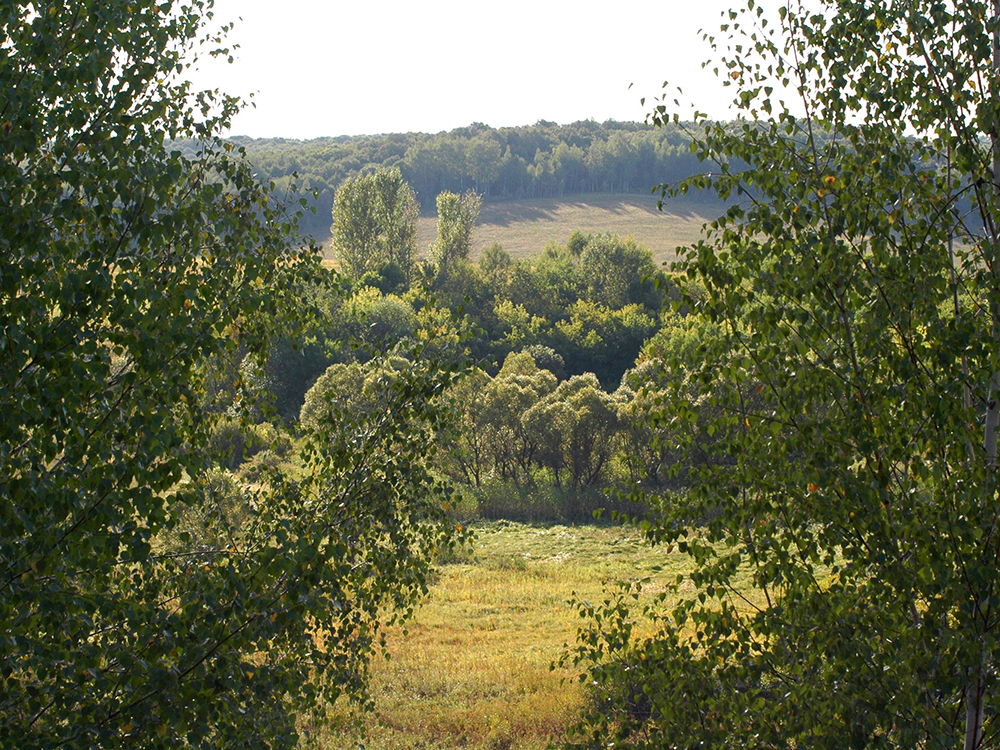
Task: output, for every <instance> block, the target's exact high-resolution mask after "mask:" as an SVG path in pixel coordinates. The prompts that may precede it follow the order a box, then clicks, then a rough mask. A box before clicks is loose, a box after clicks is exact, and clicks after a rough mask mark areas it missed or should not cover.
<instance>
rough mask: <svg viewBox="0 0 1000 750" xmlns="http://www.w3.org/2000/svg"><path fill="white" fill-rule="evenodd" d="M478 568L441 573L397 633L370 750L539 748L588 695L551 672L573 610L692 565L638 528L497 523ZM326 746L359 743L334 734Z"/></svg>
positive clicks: (569, 677) (378, 675) (479, 531)
mask: <svg viewBox="0 0 1000 750" xmlns="http://www.w3.org/2000/svg"><path fill="white" fill-rule="evenodd" d="M475 533H476V537H475V542H474V545H473V548H472V549H471V550H470V552H469V553H468V559H464V560H462V561H459V562H453V563H450V564H446V565H443V566H442V567H441V569H440V573H439V577H438V579H437V581H436V583H435V584H434V586H433V588H432V589H431V591H430V594H429V595H428V596H427V598H426V601H425V602H424V604H423V606H422V607H421V608H420V610H419V611H418V612H417V614H416V617H415V619H414V620H413V621H412V622H411V623H410V624H409V626H408V633H407V634H404V633H403V632H402V629H399V628H396V629H393V630H392V631H391V632H390V633H389V646H390V651H391V655H392V659H391V660H390V661H383V660H378V661H377V663H376V664H375V665H374V670H373V671H374V675H373V679H374V685H373V691H374V696H375V701H376V710H375V713H374V714H372V715H368V716H366V717H364V718H363V722H364V724H365V726H366V729H367V738H366V739H364V745H365V747H366V748H369V750H404V749H406V750H410V749H412V748H426V749H433V750H445V749H446V748H448V749H451V748H466V749H467V750H505V749H508V748H509V749H514V748H516V749H517V750H540V749H541V748H544V747H546V745H547V744H548V743H549V741H550V740H551V739H552V737H553V735H556V734H558V733H559V732H560V731H561V730H562V729H563V728H564V727H565V726H566V724H567V723H568V722H569V721H570V720H571V719H572V718H573V716H574V713H575V711H576V709H577V708H578V707H579V705H580V702H581V701H583V700H585V695H584V693H583V690H582V688H581V686H580V684H579V683H578V682H577V681H576V680H575V679H573V677H574V675H573V674H571V673H569V672H567V671H564V670H558V669H557V670H554V671H553V670H550V665H551V664H552V662H553V661H554V660H555V659H557V658H558V656H559V654H560V652H561V650H562V649H563V647H564V644H566V643H572V642H573V640H574V638H575V635H576V630H577V628H578V627H579V626H580V623H581V620H580V617H579V615H578V614H577V612H576V610H575V609H574V608H573V607H572V606H570V604H569V603H568V602H569V600H570V599H571V597H572V596H573V595H574V592H575V593H576V595H577V596H578V597H580V598H582V599H588V600H590V601H594V600H596V599H598V598H599V597H601V594H602V587H603V585H604V583H605V582H607V581H613V580H634V579H638V578H644V577H647V576H648V577H650V578H652V579H653V584H652V586H650V587H649V588H650V590H655V588H656V581H657V580H662V581H666V580H673V579H674V578H675V576H676V575H677V573H678V572H679V570H680V569H681V566H685V565H687V564H688V561H687V558H686V557H685V556H684V555H681V554H679V553H676V552H675V553H673V554H668V553H667V552H666V550H660V549H650V548H649V547H648V546H646V545H645V544H644V543H643V542H642V541H641V539H640V538H639V534H638V532H637V531H636V530H635V529H632V528H619V527H602V526H541V525H526V524H517V523H510V522H505V521H499V522H495V523H488V524H487V523H484V524H482V525H479V526H478V527H477V528H476V529H475ZM324 740H325V742H324V747H325V748H329V750H334V748H338V749H339V748H343V747H350V746H352V745H354V744H355V743H356V742H358V741H359V740H360V737H359V736H355V735H352V734H350V733H346V734H331V735H328V736H326V737H325V738H324Z"/></svg>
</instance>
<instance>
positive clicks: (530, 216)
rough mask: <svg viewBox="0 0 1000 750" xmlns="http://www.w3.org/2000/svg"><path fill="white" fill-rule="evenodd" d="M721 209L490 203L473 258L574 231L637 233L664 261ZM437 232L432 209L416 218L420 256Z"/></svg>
mask: <svg viewBox="0 0 1000 750" xmlns="http://www.w3.org/2000/svg"><path fill="white" fill-rule="evenodd" d="M719 213H721V209H720V208H718V207H717V206H714V205H712V204H705V203H700V202H698V201H695V200H674V201H667V202H664V204H663V211H658V210H657V208H656V196H652V195H650V194H648V193H646V194H638V195H620V194H595V195H581V196H572V197H567V198H531V199H526V200H517V201H498V202H491V201H488V200H487V201H486V203H485V204H484V205H483V209H482V211H481V213H480V215H479V221H478V222H476V228H475V230H474V232H473V235H472V248H473V251H472V254H473V260H475V259H476V258H478V257H479V252H480V251H481V250H482V248H484V247H489V246H490V245H492V244H493V243H494V242H499V243H500V244H501V245H503V247H504V249H506V250H507V252H509V253H510V254H511V255H513V256H514V257H515V258H532V257H535V256H537V255H538V254H539V253H541V252H542V250H543V249H544V248H545V245H546V244H547V243H549V242H556V243H559V244H563V243H565V242H566V240H567V239H569V236H570V234H572V233H573V232H574V231H577V230H579V231H581V232H584V233H591V234H600V233H604V232H612V233H615V234H620V235H622V236H623V237H624V236H626V235H632V236H633V237H634V238H635V240H636V242H638V243H639V244H640V245H642V246H643V247H645V248H646V249H648V250H649V251H650V252H652V253H653V259H654V260H655V261H656V263H657V264H658V265H659V264H661V263H663V262H670V261H673V260H675V259H676V252H675V250H676V248H677V247H678V246H679V245H682V246H686V245H690V244H692V243H694V242H696V241H697V240H698V239H699V238H700V236H701V228H702V225H703V224H704V223H705V222H706V221H710V220H711V219H713V218H715V217H716V216H717V215H718V214H719ZM436 236H437V217H436V215H435V214H434V213H433V212H432V213H430V214H427V215H422V216H421V217H420V218H419V219H418V220H417V255H418V257H421V258H423V257H426V256H427V251H428V248H429V247H430V245H431V243H432V242H433V241H434V238H435V237H436ZM323 244H324V248H325V251H326V256H327V265H328V266H329V267H332V266H333V263H332V261H331V260H330V258H332V251H331V248H330V242H329V238H326V239H324V241H323Z"/></svg>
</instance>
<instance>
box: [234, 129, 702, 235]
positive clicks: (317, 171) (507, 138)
mask: <svg viewBox="0 0 1000 750" xmlns="http://www.w3.org/2000/svg"><path fill="white" fill-rule="evenodd" d="M232 141H233V142H234V143H238V144H239V145H241V146H244V147H245V148H246V149H247V152H248V153H249V155H250V158H251V160H252V161H253V163H254V165H255V166H256V168H257V170H258V175H259V177H260V178H261V179H264V180H273V181H275V183H276V184H277V185H278V187H279V188H286V187H287V186H288V185H290V184H291V183H293V182H294V181H295V180H294V178H293V175H294V174H298V176H299V180H298V182H299V183H300V184H301V186H303V187H304V188H306V189H308V190H314V191H316V192H317V194H318V197H317V199H316V201H315V207H316V213H315V214H312V215H311V216H310V217H308V218H307V220H306V222H305V223H304V225H303V229H304V230H306V231H308V232H312V233H313V234H314V235H315V236H317V237H324V236H325V235H326V234H327V233H328V232H329V229H330V212H331V209H332V207H333V197H334V193H335V192H336V190H337V187H338V186H339V185H340V184H341V183H342V182H343V181H344V180H345V179H347V178H349V177H353V176H356V175H358V174H363V173H366V172H370V171H373V170H374V169H375V168H376V167H379V166H382V167H398V168H399V170H400V172H401V173H402V176H403V178H404V179H405V180H406V181H407V182H408V183H409V184H410V186H411V187H412V188H413V189H414V190H415V191H416V193H417V200H418V201H419V203H420V206H421V208H422V209H423V210H430V209H433V207H434V205H435V200H436V198H437V196H438V194H439V193H441V192H442V191H445V190H450V191H455V192H463V191H465V190H474V191H475V192H477V193H479V194H481V195H482V196H483V197H484V199H485V200H487V201H490V200H501V199H515V198H542V197H561V196H566V195H580V194H585V193H597V192H600V193H635V192H647V191H648V189H649V186H650V185H653V184H656V183H661V182H673V181H677V180H680V179H682V178H684V177H688V176H690V175H692V174H695V173H697V172H700V171H701V170H702V168H701V166H700V164H699V162H698V160H697V159H696V158H695V157H694V156H693V155H692V154H691V151H690V146H689V144H690V138H689V136H688V135H687V133H686V131H685V129H684V127H683V125H671V126H669V127H664V128H657V129H653V128H650V127H647V126H646V125H643V124H642V123H637V122H614V121H608V122H604V123H598V122H594V121H592V120H584V121H580V122H574V123H571V124H569V125H558V124H556V123H554V122H546V121H544V120H543V121H539V122H537V123H535V124H534V125H528V126H524V127H516V128H499V129H495V128H490V127H488V126H486V125H483V124H481V123H473V124H472V125H470V126H468V127H465V128H458V129H456V130H452V131H451V132H448V133H437V134H426V133H402V134H400V133H394V134H388V135H364V136H340V137H336V138H317V139H314V140H310V141H298V140H290V139H285V138H267V139H253V138H246V137H236V138H233V139H232Z"/></svg>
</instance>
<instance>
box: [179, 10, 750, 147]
mask: <svg viewBox="0 0 1000 750" xmlns="http://www.w3.org/2000/svg"><path fill="white" fill-rule="evenodd" d="M730 4H731V3H730V2H728V0H696V1H694V2H691V1H679V0H660V1H659V2H654V1H652V0H620V1H619V2H617V3H615V4H610V3H609V4H604V3H602V4H600V6H599V5H598V4H596V3H591V4H586V3H582V2H569V1H568V0H503V1H502V2H499V3H480V2H476V0H423V2H413V1H412V0H411V2H402V1H401V0H367V1H366V0H354V1H352V2H343V1H341V0H334V1H329V0H279V2H274V0H266V1H265V0H216V8H215V11H216V21H218V22H224V21H229V20H232V21H236V28H235V29H234V30H233V31H232V32H231V33H230V35H229V40H230V42H231V43H236V44H239V45H240V49H239V50H237V51H236V62H235V63H234V64H233V65H226V64H225V63H222V62H212V63H203V64H202V67H201V70H200V71H199V72H198V73H197V74H195V75H194V76H193V78H194V81H195V83H196V84H197V85H198V86H199V87H200V88H215V87H219V88H221V89H222V90H223V91H226V92H227V93H230V94H236V95H240V96H243V97H247V96H248V95H250V94H254V96H253V99H252V101H253V102H254V103H255V104H256V108H255V109H248V110H247V111H245V112H243V113H242V114H240V115H239V116H238V117H237V119H236V121H235V122H234V126H233V129H232V135H251V136H256V137H271V136H283V137H287V138H315V137H319V136H335V135H355V134H373V133H390V132H408V131H422V132H430V133H435V132H439V131H441V130H451V129H453V128H456V127H461V126H464V125H469V124H470V123H472V122H484V123H486V124H487V125H490V126H493V127H502V126H507V125H529V124H532V123H534V122H536V121H538V120H541V119H544V120H554V121H556V122H559V123H567V122H572V121H574V120H582V119H588V118H592V119H595V120H598V121H603V120H606V119H609V118H610V119H616V120H642V119H643V118H644V116H645V114H646V111H647V109H648V102H649V100H651V99H652V97H654V96H657V95H658V94H660V93H661V86H662V84H663V82H664V80H668V81H669V82H670V83H671V85H675V84H676V85H681V86H682V87H683V88H684V94H685V97H687V98H688V99H689V100H690V101H694V102H695V103H696V104H697V106H698V108H699V109H700V110H701V111H707V112H708V113H710V114H712V115H714V116H722V115H724V113H725V110H726V107H725V104H726V102H728V101H729V100H730V99H731V97H732V94H731V92H732V89H729V90H724V89H723V88H722V86H721V83H720V82H719V81H718V80H717V79H716V78H715V77H714V76H713V75H712V74H711V73H708V72H706V71H703V70H702V69H701V63H702V61H703V60H704V59H706V57H707V56H708V54H709V50H708V48H707V47H706V45H705V44H704V43H703V42H702V41H701V35H700V34H699V33H698V30H699V29H701V28H706V29H712V30H717V29H718V26H719V13H720V11H722V10H723V9H725V8H728V7H729V6H730ZM602 6H603V7H602ZM239 18H242V20H241V21H240V20H237V19H239ZM629 84H633V86H632V89H631V90H629ZM727 94H728V96H727ZM643 96H645V97H647V107H642V106H640V104H639V99H640V98H641V97H643Z"/></svg>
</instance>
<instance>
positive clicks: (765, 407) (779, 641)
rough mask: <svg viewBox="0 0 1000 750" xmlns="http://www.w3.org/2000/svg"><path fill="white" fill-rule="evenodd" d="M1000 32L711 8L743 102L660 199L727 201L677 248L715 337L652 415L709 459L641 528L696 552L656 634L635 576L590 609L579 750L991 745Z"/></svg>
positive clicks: (989, 18) (928, 18) (672, 380)
mask: <svg viewBox="0 0 1000 750" xmlns="http://www.w3.org/2000/svg"><path fill="white" fill-rule="evenodd" d="M998 24H1000V19H998V16H997V6H996V4H995V3H992V4H991V3H984V2H938V1H937V0H934V1H931V2H923V1H919V0H918V1H917V2H905V3H903V2H899V3H897V2H889V3H870V2H857V1H855V0H824V1H823V2H820V3H809V4H804V5H802V6H800V5H798V4H796V3H791V4H789V5H788V6H787V7H782V8H781V9H780V10H779V12H778V15H777V16H776V17H770V16H767V15H766V14H764V12H763V11H761V10H760V9H759V8H758V7H756V6H755V4H754V2H752V0H751V2H748V3H747V7H746V8H745V9H744V10H743V11H741V12H738V11H733V12H730V13H727V14H726V17H725V25H724V26H723V27H722V30H721V33H720V35H719V36H718V39H720V40H723V39H724V40H729V41H727V42H726V44H727V45H728V46H727V47H726V48H725V49H724V51H723V52H722V54H721V59H720V60H719V62H718V70H719V71H720V75H722V76H724V80H725V81H726V82H727V83H728V84H732V85H733V86H735V87H737V94H736V103H737V105H738V106H739V107H740V111H741V112H742V118H741V121H740V122H738V123H737V125H738V127H736V128H722V127H719V126H717V125H714V124H712V123H707V122H706V123H702V124H700V125H699V126H698V127H697V128H693V129H692V133H693V136H694V137H695V142H696V144H697V154H698V156H699V157H700V158H701V159H703V160H704V161H705V163H706V165H709V166H711V168H712V173H711V174H706V175H703V176H700V177H696V178H692V179H690V180H688V181H686V182H685V183H684V184H683V185H681V186H680V187H678V188H676V189H674V190H668V191H667V192H671V193H675V192H681V193H683V192H685V191H687V190H694V189H699V188H705V189H708V190H711V191H713V192H715V193H716V194H718V195H720V196H721V197H723V198H730V197H738V198H740V199H741V202H740V203H739V204H738V205H733V206H732V207H731V208H730V209H729V210H728V212H727V213H726V214H725V215H724V216H723V217H721V218H720V219H719V220H718V221H716V222H713V223H712V225H711V226H710V228H709V232H708V233H707V236H706V238H705V239H704V240H703V241H702V242H700V243H698V244H697V246H695V247H693V248H692V249H691V250H690V252H689V253H688V255H687V257H686V259H685V260H684V262H683V264H682V267H683V268H684V269H685V270H686V272H687V273H688V274H689V275H690V276H691V277H693V278H696V279H697V280H699V281H700V282H701V283H702V284H703V285H704V288H705V294H704V296H703V297H702V298H701V299H691V300H690V304H691V306H692V309H693V310H694V311H695V313H696V314H697V315H698V316H700V317H702V318H703V319H705V320H706V321H707V322H709V323H710V324H711V325H712V329H710V330H709V329H706V333H710V334H711V335H709V336H706V337H705V338H704V339H703V340H702V341H701V342H700V346H699V349H700V351H697V352H696V353H695V356H691V354H692V352H691V351H690V350H688V349H687V347H684V346H678V347H673V348H672V351H671V347H667V348H666V349H665V350H664V351H665V354H666V360H665V361H666V362H667V363H668V365H669V367H668V372H674V373H678V372H684V371H687V372H688V373H689V374H690V376H689V377H684V378H677V377H668V378H666V379H665V380H664V384H665V387H666V388H665V394H664V397H663V398H662V399H661V401H660V404H659V406H658V407H657V408H654V409H653V410H652V411H651V413H650V414H649V416H650V422H649V424H650V425H654V426H655V425H663V426H669V427H675V426H682V427H683V428H684V429H679V430H674V432H673V433H672V435H673V439H674V440H675V441H676V443H677V445H679V446H680V447H686V448H698V449H700V450H703V451H704V452H705V454H706V460H705V461H703V462H701V463H700V465H699V466H698V467H697V468H696V470H695V471H694V472H693V474H692V476H691V481H690V483H689V486H690V489H689V492H688V493H687V494H686V495H684V496H682V497H678V498H675V499H674V502H673V503H672V504H670V505H669V506H667V505H665V506H664V507H663V515H662V517H661V518H659V519H657V522H656V523H653V524H649V525H647V528H648V529H649V534H650V537H651V538H652V539H654V540H655V541H658V542H661V543H663V544H676V545H678V547H679V548H680V549H681V550H682V551H685V552H687V553H688V554H689V555H690V556H691V557H692V561H693V563H694V565H695V570H694V572H693V573H691V574H690V575H687V576H682V577H681V578H680V579H678V580H677V581H676V584H675V585H673V586H672V588H671V591H670V592H669V593H668V594H667V595H668V596H673V595H676V596H678V597H679V598H680V604H679V605H678V606H676V607H675V608H670V609H668V610H666V611H665V607H664V604H663V601H662V599H661V600H658V601H657V602H656V603H655V604H654V605H652V606H651V607H650V608H649V610H648V612H647V614H648V615H649V616H650V617H651V618H652V619H653V623H652V625H651V626H650V625H647V626H645V627H649V628H651V630H652V632H653V633H654V635H652V636H643V637H639V636H638V628H637V627H636V625H635V623H634V621H633V619H632V613H631V611H630V608H629V607H628V606H627V603H628V601H629V600H628V596H627V594H628V592H627V591H626V592H619V593H618V594H616V595H614V596H611V597H609V598H608V600H607V601H606V602H605V603H604V604H602V605H598V606H591V605H589V604H586V603H585V604H583V605H581V610H582V614H584V615H590V616H592V618H593V619H592V620H591V625H590V626H588V627H586V628H584V630H583V631H582V632H581V635H582V639H581V641H580V645H579V649H578V651H577V652H576V657H575V658H576V663H587V664H589V665H591V669H590V671H589V673H588V674H587V675H586V676H585V680H586V681H587V683H588V684H591V685H592V686H593V694H594V700H593V703H592V704H591V706H590V708H589V709H588V710H587V711H586V712H585V715H584V717H583V719H582V721H581V723H580V724H579V726H578V727H577V728H576V732H575V733H574V735H573V736H572V738H571V739H570V741H569V742H568V746H570V747H578V748H593V747H621V748H665V747H671V748H673V747H676V748H687V747H704V746H710V745H719V746H723V745H724V746H726V747H732V748H761V747H810V748H843V747H879V748H883V747H884V748H897V747H898V748H956V747H964V748H966V749H967V750H975V749H976V748H982V747H994V746H995V745H996V743H997V730H998V727H997V703H996V699H995V696H996V690H997V655H998V642H997V622H998V620H997V609H996V607H997V603H998V599H997V592H998V588H1000V579H998V567H997V559H998V555H1000V525H998V519H1000V497H998V491H997V490H998V486H997V460H996V459H997V424H998V421H1000V401H998V393H997V390H998V387H1000V375H998V372H1000V283H998V280H997V270H998V269H997V263H998V260H1000V257H998V251H1000V233H998V227H1000V208H998V199H997V195H998V184H1000V172H998V171H997V170H998V167H997V166H996V165H998V164H1000V162H998V161H997V153H998V149H1000V131H998V126H997V123H998V122H1000V98H998V91H1000V78H998V68H997V67H996V63H997V61H998V60H1000V52H998V49H997V46H998V45H997V41H996V40H997V34H998ZM721 43H722V42H720V44H721ZM783 85H784V86H785V87H786V94H785V95H786V96H787V95H790V94H791V93H792V92H794V93H797V94H798V95H799V97H800V99H801V101H800V102H798V103H797V104H796V105H795V107H796V108H795V110H794V111H791V110H790V109H789V108H787V107H786V105H785V104H784V102H782V101H779V99H778V97H779V91H780V90H781V87H782V86H783ZM669 100H670V97H669V96H668V97H665V98H664V100H662V101H663V103H658V104H656V105H655V109H654V113H653V115H652V117H653V119H654V120H655V121H657V122H665V121H667V119H668V118H669V116H670V106H671V105H669V104H667V103H666V102H667V101H669ZM789 106H791V105H789ZM735 161H739V162H741V163H743V164H744V165H746V166H747V169H745V170H742V171H740V170H737V169H734V168H733V165H734V162H735ZM963 200H967V201H968V203H964V202H963ZM699 404H700V405H702V408H700V409H696V408H694V407H695V405H699ZM689 467H690V465H689V464H688V467H686V468H689ZM678 468H680V467H678ZM693 524H698V525H693ZM646 632H650V631H649V630H647V631H646Z"/></svg>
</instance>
